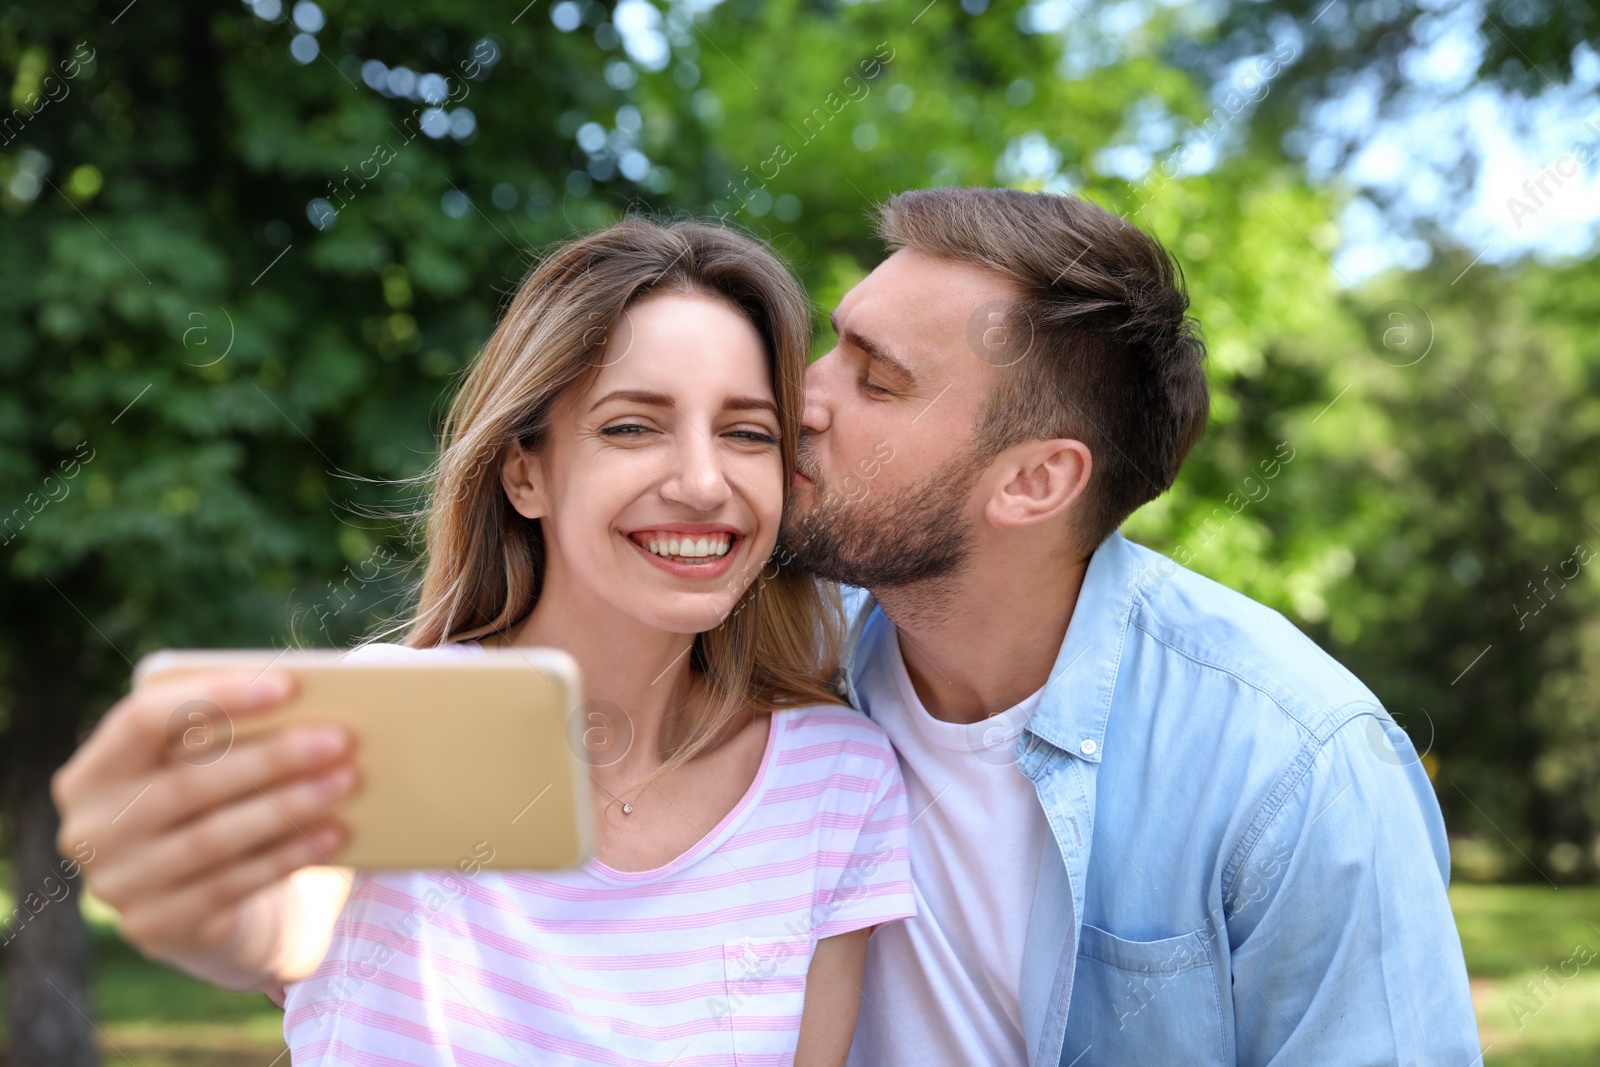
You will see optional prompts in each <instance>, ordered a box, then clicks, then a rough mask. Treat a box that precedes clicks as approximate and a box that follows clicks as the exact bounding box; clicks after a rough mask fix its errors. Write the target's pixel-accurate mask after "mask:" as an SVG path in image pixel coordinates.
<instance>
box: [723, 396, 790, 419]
mask: <svg viewBox="0 0 1600 1067" xmlns="http://www.w3.org/2000/svg"><path fill="white" fill-rule="evenodd" d="M722 406H723V407H724V408H725V409H727V410H728V411H770V412H772V414H774V415H776V414H777V413H778V405H776V404H774V403H773V402H772V401H770V400H765V399H763V398H761V397H759V396H735V397H729V398H728V402H727V403H725V404H723V405H722Z"/></svg>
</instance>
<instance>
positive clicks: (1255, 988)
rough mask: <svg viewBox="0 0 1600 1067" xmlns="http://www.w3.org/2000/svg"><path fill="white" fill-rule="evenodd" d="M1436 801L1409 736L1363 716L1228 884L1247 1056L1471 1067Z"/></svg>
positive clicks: (1248, 1060)
mask: <svg viewBox="0 0 1600 1067" xmlns="http://www.w3.org/2000/svg"><path fill="white" fill-rule="evenodd" d="M1448 880H1449V851H1448V846H1447V844H1446V841H1445V837H1444V822H1443V819H1442V818H1441V817H1440V814H1439V805H1438V801H1437V800H1436V799H1435V797H1434V794H1433V788H1432V786H1431V784H1430V783H1429V781H1428V776H1427V774H1426V773H1425V772H1424V770H1423V768H1422V765H1421V761H1420V760H1419V758H1418V756H1417V753H1416V751H1415V750H1414V749H1413V748H1412V746H1411V743H1410V741H1409V740H1408V739H1406V738H1405V736H1404V734H1403V733H1401V732H1400V731H1399V729H1398V728H1397V727H1396V726H1394V724H1393V722H1392V720H1389V719H1388V718H1387V717H1384V718H1376V717H1374V716H1373V715H1369V714H1359V715H1357V716H1356V717H1355V718H1353V719H1351V720H1350V721H1348V722H1346V723H1345V724H1344V725H1343V726H1341V727H1340V728H1339V729H1338V730H1336V731H1335V732H1334V733H1333V734H1332V736H1330V737H1329V738H1328V740H1327V741H1326V742H1324V744H1323V745H1322V747H1321V749H1320V751H1319V752H1318V753H1317V755H1316V757H1315V759H1314V760H1313V761H1312V763H1311V765H1310V767H1309V768H1307V769H1306V771H1305V773H1304V774H1303V775H1302V776H1300V778H1299V780H1298V781H1297V782H1295V783H1294V784H1293V785H1292V788H1291V789H1290V790H1289V792H1288V793H1287V795H1286V796H1285V797H1284V799H1283V801H1282V803H1281V805H1280V806H1279V807H1278V809H1277V811H1276V812H1274V813H1270V818H1269V821H1268V823H1267V825H1266V828H1265V832H1264V833H1263V834H1262V836H1261V837H1260V839H1259V840H1258V841H1257V842H1256V843H1255V844H1254V845H1253V847H1251V849H1250V852H1249V854H1248V855H1246V856H1245V857H1243V862H1242V863H1241V864H1240V865H1239V867H1238V869H1237V871H1236V873H1235V874H1234V876H1233V878H1232V880H1231V882H1230V884H1229V885H1227V886H1224V892H1225V897H1224V905H1225V909H1226V912H1227V914H1228V932H1229V940H1230V943H1231V945H1232V946H1233V952H1232V963H1233V1010H1234V1019H1235V1027H1236V1028H1235V1036H1236V1041H1237V1060H1238V1063H1239V1064H1241V1065H1246V1064H1249V1065H1255V1064H1260V1065H1268V1064H1271V1065H1289V1064H1295V1065H1299V1064H1320V1065H1326V1067H1355V1065H1358V1064H1359V1065H1368V1064H1373V1065H1376V1064H1418V1065H1420V1064H1428V1065H1444V1067H1470V1065H1471V1064H1473V1063H1474V1062H1475V1061H1476V1060H1477V1059H1478V1057H1479V1054H1480V1053H1479V1045H1478V1032H1477V1023H1476V1020H1475V1017H1474V1015H1473V1010H1472V1000H1471V995H1470V992H1469V990H1468V987H1467V974H1466V965H1465V963H1464V962H1463V959H1462V955H1461V941H1460V938H1459V936H1458V935H1457V932H1456V926H1455V919H1454V916H1453V915H1452V913H1451V911H1450V902H1449V898H1448V896H1447V895H1446V892H1445V889H1446V885H1447V884H1448Z"/></svg>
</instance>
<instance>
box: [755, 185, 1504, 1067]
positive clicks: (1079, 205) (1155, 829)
mask: <svg viewBox="0 0 1600 1067" xmlns="http://www.w3.org/2000/svg"><path fill="white" fill-rule="evenodd" d="M880 231H881V234H882V236H883V237H884V238H885V240H886V241H887V243H888V245H889V247H890V248H891V249H892V250H893V254H892V255H890V256H889V258H888V259H886V260H885V261H884V262H883V263H882V264H881V265H880V266H879V267H878V268H877V269H876V270H874V271H873V272H872V274H871V275H869V276H868V277H867V278H866V279H865V280H864V281H862V282H861V283H860V284H859V285H857V286H856V287H855V288H854V289H852V290H851V291H850V292H849V293H848V294H847V295H846V296H845V298H844V299H843V301H841V302H840V304H839V307H838V310H837V311H836V313H835V314H834V315H833V317H832V322H833V326H834V329H835V331H836V332H837V334H838V344H837V345H836V347H835V348H834V349H833V350H832V351H831V352H829V353H828V354H827V355H826V356H824V357H823V358H822V359H820V360H819V361H817V362H816V363H815V364H814V365H813V366H812V367H811V369H810V371H809V376H808V380H807V411H806V427H807V432H808V437H807V439H806V441H805V442H804V446H803V448H802V453H803V455H802V462H801V471H802V473H801V475H800V476H797V478H796V492H795V499H794V502H793V504H792V508H791V512H790V514H789V516H788V518H787V522H786V529H785V535H784V540H785V545H786V547H787V549H788V550H789V551H790V552H792V553H793V554H794V555H795V556H796V557H798V560H799V561H800V563H801V564H802V565H805V566H808V567H810V568H811V569H813V570H815V571H816V572H818V573H819V574H822V575H824V576H826V577H829V578H832V579H835V580H837V581H840V582H843V583H846V584H847V585H850V586H856V587H861V588H862V589H864V590H865V592H861V591H860V590H850V591H848V592H849V595H848V596H847V603H848V605H849V607H850V608H851V616H852V620H853V621H852V625H851V628H850V634H849V639H848V641H847V642H846V648H845V658H844V664H843V676H842V681H843V684H844V686H845V688H846V690H847V692H848V693H849V695H850V697H851V698H852V700H853V702H854V703H856V704H857V706H859V707H861V708H862V709H863V710H864V711H866V712H867V713H868V714H869V715H871V716H872V717H873V718H874V719H875V720H876V721H877V722H879V723H880V724H881V725H882V726H883V727H884V728H885V729H886V730H888V732H889V734H890V737H891V739H892V740H893V741H894V743H895V746H896V748H897V750H898V751H899V753H900V758H901V763H902V767H903V769H904V771H905V778H906V782H907V789H908V792H909V794H910V810H911V812H912V816H911V818H912V867H913V876H914V879H915V882H916V885H917V889H918V893H919V900H918V905H919V909H920V914H919V915H918V916H917V917H916V918H915V919H912V920H909V921H907V922H904V923H897V924H894V925H893V926H889V927H885V928H883V929H882V930H880V931H878V932H877V933H876V934H875V935H874V936H873V938H872V941H871V947H870V950H869V960H868V967H867V975H866V979H865V985H864V989H863V1001H864V1002H863V1006H862V1011H861V1023H860V1027H859V1029H858V1032H857V1036H856V1042H855V1046H854V1048H853V1050H852V1058H851V1062H852V1063H853V1064H858V1065H860V1067H897V1065H902V1064H903V1065H914V1064H915V1065H923V1064H932V1065H941V1064H1024V1063H1026V1064H1030V1065H1033V1067H1045V1065H1056V1064H1060V1065H1069V1064H1070V1065H1076V1067H1089V1065H1091V1064H1118V1065H1140V1067H1146V1065H1148V1067H1168V1065H1172V1064H1224V1063H1227V1064H1232V1063H1241V1064H1267V1063H1272V1064H1326V1065H1329V1067H1345V1065H1355V1064H1363V1065H1366V1064H1424V1063H1425V1064H1439V1065H1443V1067H1470V1065H1471V1064H1473V1063H1475V1062H1477V1061H1478V1058H1479V1051H1478V1046H1477V1043H1476V1036H1477V1034H1476V1024H1475V1021H1474V1017H1473V1012H1472V1005H1471V1000H1470V997H1469V994H1468V988H1467V976H1466V971H1465V966H1464V964H1463V961H1462V955H1461V946H1460V941H1459V939H1458V937H1457V934H1456V930H1455V925H1454V922H1453V919H1452V916H1451V912H1450V906H1449V902H1448V900H1447V897H1446V894H1445V887H1446V882H1447V880H1448V876H1449V855H1448V851H1447V846H1446V841H1445V835H1444V826H1443V823H1442V821H1441V818H1440V814H1439V809H1438V804H1437V802H1436V800H1435V798H1434V795H1433V792H1432V788H1431V786H1430V785H1429V782H1428V779H1427V776H1426V774H1425V773H1424V772H1423V769H1422V767H1421V766H1420V765H1419V762H1418V759H1417V756H1416V753H1415V751H1414V750H1413V749H1412V748H1411V746H1410V743H1409V741H1407V740H1406V739H1405V738H1404V735H1403V733H1401V732H1400V731H1399V730H1398V728H1397V727H1395V725H1394V723H1393V720H1392V719H1390V718H1389V716H1388V715H1387V714H1386V713H1385V712H1384V710H1383V708H1382V707H1381V706H1380V704H1379V702H1378V700H1377V698H1376V697H1374V696H1373V694H1372V693H1371V692H1370V691H1368V690H1367V689H1366V688H1365V687H1364V686H1363V685H1362V684H1361V683H1360V682H1359V681H1358V680H1357V679H1355V678H1354V677H1353V676H1352V675H1350V674H1349V673H1348V672H1347V671H1345V670H1344V669H1343V668H1342V667H1340V666H1339V665H1338V664H1337V663H1335V662H1334V661H1333V660H1332V659H1331V658H1330V657H1329V656H1327V655H1326V654H1325V653H1323V652H1322V651H1321V650H1320V649H1318V648H1317V647H1316V646H1315V645H1314V644H1312V642H1311V641H1309V640H1308V639H1307V638H1306V637H1304V636H1303V635H1302V634H1300V633H1299V632H1298V631H1297V630H1296V629H1295V628H1294V627H1293V626H1292V625H1290V624H1289V623H1288V622H1287V621H1286V620H1285V619H1284V618H1283V617H1282V616H1280V615H1278V614H1277V613H1276V612H1273V611H1270V610H1268V609H1266V608H1264V607H1262V606H1260V605H1257V604H1255V603H1254V602H1252V601H1250V600H1248V599H1246V598H1245V597H1242V596H1240V595H1238V594H1236V593H1233V592H1231V591H1230V590H1228V589H1226V588H1224V587H1222V586H1220V585H1217V584H1215V583H1213V582H1210V581H1207V580H1206V579H1204V578H1201V577H1199V576H1197V575H1195V574H1193V573H1191V572H1189V571H1187V570H1185V569H1183V568H1182V567H1179V566H1177V565H1176V564H1175V563H1173V562H1172V561H1170V560H1167V559H1165V558H1164V557H1161V556H1159V555H1157V554H1155V553H1153V552H1150V551H1148V550H1146V549H1144V548H1141V547H1138V546H1136V545H1134V544H1131V543H1130V542H1128V541H1127V540H1125V539H1124V538H1122V537H1121V536H1120V535H1119V534H1118V533H1117V532H1116V529H1117V526H1118V525H1119V524H1120V523H1121V522H1122V520H1123V519H1124V518H1126V517H1127V515H1128V514H1129V513H1131V512H1132V511H1133V510H1134V509H1135V508H1136V507H1138V506H1139V505H1140V504H1142V503H1144V502H1146V501H1148V500H1150V499H1152V498H1154V497H1155V496H1157V495H1158V494H1160V493H1161V492H1163V491H1165V490H1166V489H1167V488H1168V487H1169V486H1170V485H1171V484H1172V482H1173V479H1174V478H1175V477H1176V475H1177V473H1178V469H1179V467H1180V465H1181V463H1182V461H1183V459H1184V456H1185V455H1186V454H1187V452H1188V451H1189V449H1190V447H1191V446H1192V445H1193V443H1194V442H1195V440H1196V439H1197V438H1198V437H1199V436H1200V434H1201V432H1202V430H1203V427H1204V423H1205V418H1206V413H1207V405H1208V401H1207V396H1206V385H1205V379H1204V375H1203V369H1202V361H1203V358H1204V354H1205V350H1204V346H1203V344H1202V342H1201V340H1200V338H1199V336H1198V334H1197V332H1196V330H1195V328H1194V326H1193V323H1192V321H1191V320H1190V319H1189V318H1188V317H1187V308H1188V299H1187V297H1186V295H1185V293H1184V291H1183V289H1182V282H1181V279H1180V277H1179V275H1178V273H1177V271H1176V269H1175V267H1174V266H1173V264H1172V262H1171V260H1170V259H1169V258H1168V256H1167V254H1166V252H1165V251H1164V250H1163V249H1162V248H1161V246H1160V245H1159V244H1157V243H1156V242H1155V241H1154V240H1152V239H1151V238H1149V237H1147V236H1146V235H1145V234H1143V233H1141V232H1140V231H1139V230H1138V229H1137V228H1135V227H1134V226H1132V225H1130V224H1129V223H1127V222H1125V221H1123V220H1121V219H1119V218H1117V217H1115V216H1113V215H1111V214H1109V213H1107V212H1105V211H1102V210H1100V209H1099V208H1097V207H1095V206H1094V205H1092V204H1090V203H1089V202H1087V201H1085V200H1082V199H1079V198H1075V197H1065V196H1051V195H1044V194H1029V193H1022V192H1017V191H1012V190H997V189H940V190H930V191H923V192H913V193H906V194H902V195H901V196H898V197H896V198H894V199H893V200H891V201H890V202H889V203H888V204H887V205H885V207H884V209H883V211H882V213H881V219H880ZM1272 458H1273V457H1265V460H1268V461H1270V460H1271V459H1272Z"/></svg>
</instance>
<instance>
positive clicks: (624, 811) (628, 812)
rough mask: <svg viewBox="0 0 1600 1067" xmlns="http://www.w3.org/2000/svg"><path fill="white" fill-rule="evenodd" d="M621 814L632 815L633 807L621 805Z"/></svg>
mask: <svg viewBox="0 0 1600 1067" xmlns="http://www.w3.org/2000/svg"><path fill="white" fill-rule="evenodd" d="M622 814H624V815H632V814H633V805H632V804H624V805H622Z"/></svg>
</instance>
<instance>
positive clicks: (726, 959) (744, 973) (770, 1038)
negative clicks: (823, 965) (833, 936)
mask: <svg viewBox="0 0 1600 1067" xmlns="http://www.w3.org/2000/svg"><path fill="white" fill-rule="evenodd" d="M815 950H816V942H815V941H814V940H812V939H810V938H807V937H804V936H801V937H744V938H740V939H739V940H737V941H725V942H723V945H722V967H723V978H724V981H725V983H726V991H727V1001H726V1004H725V1007H726V1009H727V1025H728V1028H729V1030H730V1031H731V1033H732V1035H733V1052H734V1062H735V1063H745V1062H755V1061H754V1059H752V1058H751V1057H755V1056H761V1055H771V1054H773V1053H776V1054H779V1055H793V1054H794V1050H795V1046H796V1045H797V1044H798V1043H799V1039H800V1012H801V1009H802V1008H804V1007H805V999H806V972H807V971H808V970H809V969H810V967H811V956H812V953H813V952H814V951H815Z"/></svg>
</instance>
